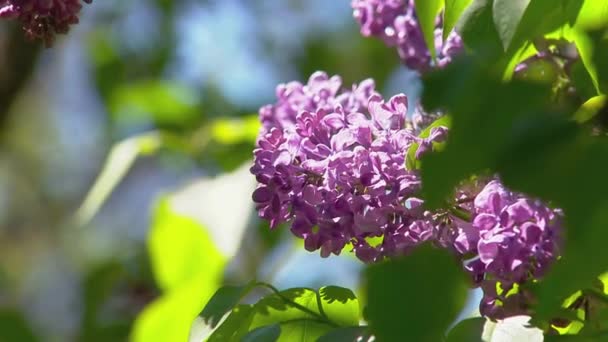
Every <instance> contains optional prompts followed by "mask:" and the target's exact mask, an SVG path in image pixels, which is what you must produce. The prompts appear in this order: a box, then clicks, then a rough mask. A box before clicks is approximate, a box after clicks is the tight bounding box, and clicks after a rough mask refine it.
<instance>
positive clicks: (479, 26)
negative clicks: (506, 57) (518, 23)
mask: <svg viewBox="0 0 608 342" xmlns="http://www.w3.org/2000/svg"><path fill="white" fill-rule="evenodd" d="M456 30H457V31H458V32H459V33H460V35H461V36H462V40H463V42H464V45H465V46H466V47H467V48H469V49H470V50H472V51H473V52H475V53H478V54H481V55H483V56H485V57H486V58H488V59H495V58H497V57H500V56H501V55H502V54H503V47H502V43H501V40H500V36H499V34H498V32H497V31H496V26H495V25H494V19H493V14H492V0H474V1H473V3H472V4H471V5H470V6H469V7H467V8H466V10H465V11H464V12H463V13H462V16H461V17H460V20H459V21H458V23H457V24H456Z"/></svg>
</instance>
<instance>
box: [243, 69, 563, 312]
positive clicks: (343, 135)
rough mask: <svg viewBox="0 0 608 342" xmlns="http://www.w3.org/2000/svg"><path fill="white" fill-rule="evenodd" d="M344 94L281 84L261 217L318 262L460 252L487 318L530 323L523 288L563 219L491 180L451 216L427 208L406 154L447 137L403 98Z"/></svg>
mask: <svg viewBox="0 0 608 342" xmlns="http://www.w3.org/2000/svg"><path fill="white" fill-rule="evenodd" d="M341 86H342V82H341V80H340V78H339V77H337V76H333V77H328V76H327V75H326V74H325V73H322V72H318V73H315V74H314V75H312V76H311V77H310V79H309V81H308V83H307V84H302V83H299V82H291V83H287V84H284V85H280V86H279V87H278V88H277V98H278V100H277V103H275V104H273V105H267V106H265V107H262V108H261V109H260V119H261V121H262V129H261V133H260V136H259V138H258V142H257V147H256V149H255V150H254V165H253V167H252V168H251V172H252V173H253V174H254V175H255V176H256V178H257V180H258V182H259V186H258V188H257V189H256V190H255V192H254V193H253V200H254V201H255V203H256V206H257V209H258V212H259V215H260V216H261V217H262V218H264V219H267V220H269V221H270V224H271V227H272V228H276V227H277V226H278V225H280V224H282V223H284V224H288V225H289V227H290V229H291V231H292V232H293V234H294V235H296V236H298V237H300V238H302V239H304V242H305V244H304V245H305V248H306V249H307V250H309V251H315V250H320V252H321V256H323V257H327V256H329V255H330V254H332V253H333V254H339V253H340V252H341V251H342V250H343V249H344V248H345V247H346V246H347V245H350V247H352V250H353V251H354V252H355V255H356V256H357V257H358V258H359V259H361V260H362V261H364V262H375V261H378V260H382V259H383V258H386V257H391V256H395V255H400V254H404V253H407V252H408V251H410V250H411V249H412V248H414V247H415V246H417V245H419V244H421V243H423V242H431V243H434V244H435V245H437V246H439V247H443V248H447V249H449V250H451V251H453V252H454V254H455V255H457V256H458V257H459V258H460V259H461V260H462V261H463V266H464V267H465V269H466V270H467V271H468V272H469V273H470V274H471V276H472V278H473V280H474V284H475V285H476V286H480V287H481V288H482V289H483V290H484V299H483V302H482V303H481V305H480V309H481V312H482V313H483V314H485V315H487V316H489V317H493V318H500V317H504V316H508V315H512V314H518V313H524V312H525V310H526V305H527V303H528V302H529V301H528V299H527V297H526V296H525V294H524V292H523V291H516V290H517V288H518V285H519V284H522V283H525V282H528V281H530V280H532V279H536V278H538V277H541V276H542V275H543V274H544V272H545V271H546V269H547V267H548V266H549V265H550V264H551V262H552V261H554V260H555V259H556V258H557V256H558V245H559V241H560V239H559V230H560V229H559V226H560V217H561V214H560V212H559V211H557V210H553V209H550V208H548V207H547V206H545V205H543V204H542V203H540V202H538V201H536V200H533V199H530V198H527V197H526V196H524V195H521V194H517V193H514V192H511V191H509V190H508V189H506V188H505V187H504V186H503V185H502V184H501V183H500V182H499V181H498V180H495V179H494V180H492V179H490V180H485V181H482V180H479V181H477V183H475V184H467V185H466V186H462V187H461V188H460V189H458V191H456V196H455V198H454V201H453V203H452V205H453V208H451V209H444V210H436V211H428V210H425V208H424V207H423V200H422V199H421V198H420V189H421V179H420V175H419V173H418V171H417V170H408V169H407V168H406V167H405V156H406V155H407V152H408V150H410V149H416V150H415V152H416V153H415V156H416V158H420V157H421V156H422V155H423V154H424V153H426V152H428V151H430V150H432V148H433V145H434V143H436V142H440V141H443V140H445V138H446V136H447V133H448V129H447V127H444V126H437V127H434V128H433V129H431V130H430V132H429V134H428V137H426V138H421V137H419V132H420V130H421V129H423V128H424V126H423V125H424V124H425V123H426V124H428V119H426V118H425V117H424V114H423V113H422V112H421V111H420V108H418V111H417V112H416V115H415V116H414V117H412V118H411V119H410V118H408V116H407V107H408V101H407V98H406V97H405V95H396V96H393V97H392V98H390V99H389V100H388V101H384V100H383V99H382V97H381V96H380V95H379V94H378V93H376V92H375V90H374V82H373V81H372V80H366V81H364V82H362V83H360V84H359V85H355V86H353V87H352V88H351V89H349V90H342V89H341ZM452 209H454V210H452ZM457 211H458V212H460V213H461V214H462V213H464V215H459V214H458V213H457Z"/></svg>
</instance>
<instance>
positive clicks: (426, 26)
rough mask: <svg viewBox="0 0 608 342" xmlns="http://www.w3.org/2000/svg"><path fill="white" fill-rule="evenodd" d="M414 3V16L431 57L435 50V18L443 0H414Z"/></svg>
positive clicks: (433, 55)
mask: <svg viewBox="0 0 608 342" xmlns="http://www.w3.org/2000/svg"><path fill="white" fill-rule="evenodd" d="M414 3H415V5H416V16H417V17H418V22H419V23H420V29H421V30H422V35H423V36H424V41H425V42H426V46H427V47H428V49H429V51H430V52H431V57H433V59H434V58H435V56H436V52H435V19H436V18H437V14H439V11H440V10H441V8H442V7H443V0H414Z"/></svg>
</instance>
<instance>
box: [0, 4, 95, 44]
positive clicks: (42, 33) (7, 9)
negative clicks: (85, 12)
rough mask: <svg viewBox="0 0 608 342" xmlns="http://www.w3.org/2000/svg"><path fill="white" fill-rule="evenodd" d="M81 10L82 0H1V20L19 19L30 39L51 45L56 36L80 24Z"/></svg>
mask: <svg viewBox="0 0 608 342" xmlns="http://www.w3.org/2000/svg"><path fill="white" fill-rule="evenodd" d="M83 1H84V2H86V3H91V2H92V0H83ZM81 8H82V4H81V2H80V0H0V18H16V19H18V20H19V21H20V22H21V24H22V25H23V30H24V31H25V34H26V36H27V37H28V38H30V39H41V40H43V41H44V42H45V43H46V44H47V45H50V44H51V43H52V42H53V39H54V37H55V34H58V33H67V32H68V30H69V29H70V26H71V25H73V24H77V23H78V13H79V12H80V9H81Z"/></svg>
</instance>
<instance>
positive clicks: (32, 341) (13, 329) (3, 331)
mask: <svg viewBox="0 0 608 342" xmlns="http://www.w3.org/2000/svg"><path fill="white" fill-rule="evenodd" d="M0 341H7V342H12V341H19V342H36V341H38V338H37V337H36V335H34V332H33V331H32V330H31V328H30V327H29V325H28V323H27V321H26V320H25V319H24V317H23V316H22V315H21V314H20V313H19V312H17V311H13V310H7V309H0Z"/></svg>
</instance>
